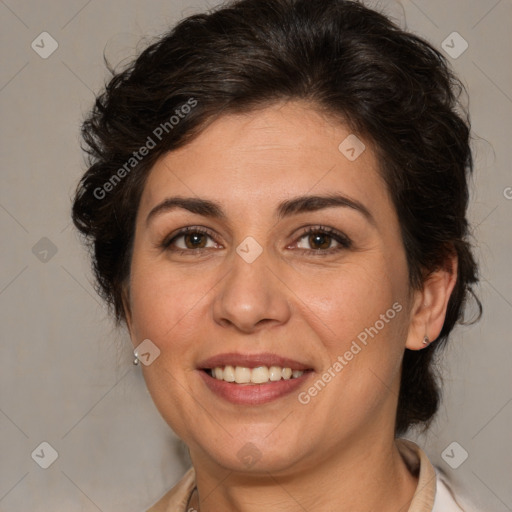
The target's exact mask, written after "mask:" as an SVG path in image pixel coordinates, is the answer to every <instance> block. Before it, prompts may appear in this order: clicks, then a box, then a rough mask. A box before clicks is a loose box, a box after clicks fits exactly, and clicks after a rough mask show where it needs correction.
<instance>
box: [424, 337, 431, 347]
mask: <svg viewBox="0 0 512 512" xmlns="http://www.w3.org/2000/svg"><path fill="white" fill-rule="evenodd" d="M429 343H430V338H429V337H428V336H427V335H425V337H424V338H423V345H428V344H429Z"/></svg>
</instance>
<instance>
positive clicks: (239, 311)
mask: <svg viewBox="0 0 512 512" xmlns="http://www.w3.org/2000/svg"><path fill="white" fill-rule="evenodd" d="M248 238H250V237H248ZM258 246H259V244H258ZM229 264H230V266H231V268H230V271H229V272H228V274H227V275H226V277H225V279H223V280H222V282H221V283H220V288H219V292H218V294H217V295H216V297H215V300H214V304H213V314H214V319H215V321H216V322H217V323H218V324H220V325H224V326H225V325H226V324H229V325H233V326H235V327H237V328H238V329H239V330H242V331H245V332H250V331H252V330H254V329H256V328H257V327H258V326H259V325H262V324H263V323H269V322H273V323H283V322H286V321H287V319H288V318H289V305H288V298H287V295H286V291H285V289H284V287H283V286H282V285H281V284H280V283H279V280H278V279H277V278H276V276H275V275H274V274H273V272H272V271H271V269H270V267H271V262H270V261H269V254H268V252H267V251H264V250H263V248H262V247H261V246H259V248H258V247H257V246H256V244H255V240H254V239H253V240H250V239H246V240H244V241H243V242H242V243H241V244H240V245H239V246H238V247H237V250H236V254H235V253H234V254H233V256H232V258H231V261H230V262H229ZM262 320H264V321H265V322H262Z"/></svg>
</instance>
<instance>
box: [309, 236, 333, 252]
mask: <svg viewBox="0 0 512 512" xmlns="http://www.w3.org/2000/svg"><path fill="white" fill-rule="evenodd" d="M308 242H309V244H310V246H311V247H312V248H313V249H329V247H330V245H331V242H332V237H331V236H329V235H326V234H324V233H314V234H312V235H309V238H308Z"/></svg>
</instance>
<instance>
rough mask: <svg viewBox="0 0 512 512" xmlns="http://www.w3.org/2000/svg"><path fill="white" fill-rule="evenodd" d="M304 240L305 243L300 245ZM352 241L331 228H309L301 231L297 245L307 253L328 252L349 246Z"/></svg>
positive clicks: (321, 253) (322, 253)
mask: <svg viewBox="0 0 512 512" xmlns="http://www.w3.org/2000/svg"><path fill="white" fill-rule="evenodd" d="M303 240H305V242H306V243H305V245H306V247H304V246H301V244H303V243H304V242H302V241H303ZM351 245H352V242H351V241H350V239H349V238H348V237H346V236H345V235H343V234H342V233H339V232H338V231H336V230H334V229H332V228H323V227H318V228H309V229H307V230H306V231H304V232H303V233H302V236H301V237H300V238H299V242H298V243H297V247H298V248H299V249H303V250H304V251H305V252H306V253H308V254H315V253H316V254H318V255H324V254H330V253H333V252H338V251H341V250H343V249H348V248H349V247H351Z"/></svg>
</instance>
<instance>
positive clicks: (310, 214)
mask: <svg viewBox="0 0 512 512" xmlns="http://www.w3.org/2000/svg"><path fill="white" fill-rule="evenodd" d="M349 136H350V137H349ZM347 137H349V139H348V140H346V139H347ZM352 137H353V135H352V136H351V133H350V131H349V130H348V129H347V128H346V127H345V126H344V125H342V124H337V123H334V122H331V121H328V120H327V119H326V118H324V117H321V116H320V115H319V114H317V113H315V112H314V111H313V110H310V109H308V108H307V106H306V105H305V104H301V103H298V102H289V103H286V104H281V105H277V106H273V107H269V108H266V109H264V110H260V111H256V112H253V113H250V114H246V115H229V116H224V117H221V118H219V119H218V120H217V121H216V122H214V123H213V124H211V125H210V126H209V127H208V128H207V129H206V131H204V132H203V133H202V134H201V135H200V136H199V137H198V138H196V139H195V140H194V141H193V142H192V143H190V144H189V145H187V146H185V147H183V148H181V149H179V150H177V151H173V152H170V153H168V154H166V155H165V156H164V157H162V158H161V159H160V160H159V161H158V162H157V163H156V165H155V166H154V168H153V169H152V171H151V173H150V175H149V178H148V181H147V183H146V186H145V189H144V192H143V195H142V199H141V203H140V208H139V211H138V216H137V221H136V233H135V240H134V250H133V260H132V266H131V276H130V302H129V304H130V314H129V326H130V332H131V337H132V341H133V344H134V346H135V347H136V346H138V345H139V344H140V343H141V342H143V340H146V339H149V340H151V343H152V344H153V345H152V344H149V345H148V344H147V343H148V342H146V345H144V347H146V350H145V352H144V353H149V354H150V355H145V356H142V357H141V354H140V353H139V357H140V358H141V360H142V362H151V364H148V365H147V366H143V371H144V377H145V380H146V382H147V386H148V389H149V391H150V393H151V395H152V397H153V399H154V401H155V403H156V405H157V407H158V409H159V410H160V412H161V414H162V416H163V417H164V418H165V420H166V421H167V422H168V423H169V425H170V426H171V427H172V428H173V429H174V431H175V432H176V433H177V434H178V435H179V436H180V437H181V438H182V439H183V440H184V441H185V442H186V443H187V445H188V446H189V448H190V451H191V456H192V459H193V461H194V463H195V464H200V463H203V464H210V466H211V467H215V466H216V465H220V466H222V467H224V468H226V469H230V470H236V471H242V470H247V471H260V470H265V471H273V472H281V473H282V474H286V472H287V471H292V470H299V469H301V468H302V467H303V468H308V467H311V464H312V463H315V461H316V462H318V461H321V460H326V459H327V458H328V457H330V456H334V455H335V454H336V453H339V452H340V450H344V449H347V448H348V447H350V446H357V444H358V443H360V444H361V443H364V442H367V440H368V439H369V438H370V437H372V436H373V438H374V439H375V436H383V435H386V436H392V435H393V425H394V417H395V412H396V405H397V395H398V389H399V376H400V364H401V358H402V354H403V350H404V346H405V344H406V340H407V337H408V332H409V327H410V317H411V315H410V311H411V310H412V300H413V298H414V295H413V294H411V293H410V288H409V283H408V270H407V264H406V256H405V252H404V247H403V245H402V240H401V236H400V229H399V222H398V219H397V216H396V212H395V209H394V207H393V205H392V202H391V200H390V197H389V194H388V191H387V189H386V186H385V184H384V182H383V180H382V179H381V177H380V176H379V174H378V171H377V167H378V161H377V160H376V156H375V153H374V152H373V151H372V147H371V145H370V144H369V143H368V142H367V141H362V142H364V144H365V145H366V149H364V151H363V152H362V153H361V154H360V155H359V156H357V155H358V152H360V151H361V149H363V147H362V146H361V145H360V142H358V141H357V140H355V139H353V138H352ZM344 141H345V142H344ZM342 143H343V144H342ZM340 144H341V146H340ZM352 149H354V151H352ZM355 157H357V158H355ZM176 198H179V199H180V200H182V203H181V206H179V204H177V203H175V202H173V201H174V200H175V199H176ZM308 198H309V199H308ZM184 229H187V230H188V232H186V233H181V234H180V232H181V231H182V230H184ZM153 346H156V347H158V349H159V351H160V353H159V355H158V357H156V358H154V357H155V355H156V354H158V351H156V349H154V348H152V347H153ZM147 347H150V349H149V352H148V350H147ZM153 358H154V360H153ZM257 367H259V369H257V370H254V368H257ZM215 368H217V369H215ZM251 368H252V370H251ZM287 368H289V369H290V370H292V371H294V370H295V371H296V372H295V373H294V375H295V376H296V377H295V378H293V375H292V378H289V377H290V375H289V374H290V370H288V369H287ZM297 372H298V373H297ZM301 372H304V373H302V374H301ZM212 374H213V375H212ZM233 378H235V379H236V381H239V382H236V381H235V382H229V381H231V380H232V379H233ZM247 380H251V381H256V383H254V382H249V383H248V382H247Z"/></svg>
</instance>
